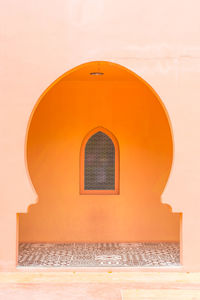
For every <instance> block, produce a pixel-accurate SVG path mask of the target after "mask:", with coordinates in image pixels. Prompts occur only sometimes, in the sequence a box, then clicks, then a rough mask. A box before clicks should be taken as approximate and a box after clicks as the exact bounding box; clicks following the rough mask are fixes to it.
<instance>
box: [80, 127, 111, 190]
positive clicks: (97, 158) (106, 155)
mask: <svg viewBox="0 0 200 300" xmlns="http://www.w3.org/2000/svg"><path fill="white" fill-rule="evenodd" d="M84 188H85V190H115V147H114V144H113V142H112V140H111V139H110V138H109V137H108V136H107V135H106V134H105V133H103V132H101V131H99V132H97V133H96V134H94V135H93V136H92V137H91V138H90V139H89V140H88V142H87V144H86V147H85V170H84Z"/></svg>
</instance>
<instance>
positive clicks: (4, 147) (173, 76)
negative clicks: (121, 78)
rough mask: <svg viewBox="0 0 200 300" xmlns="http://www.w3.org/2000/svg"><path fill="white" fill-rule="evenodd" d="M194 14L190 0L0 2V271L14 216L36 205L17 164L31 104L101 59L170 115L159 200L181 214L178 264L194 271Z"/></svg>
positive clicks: (11, 247)
mask: <svg viewBox="0 0 200 300" xmlns="http://www.w3.org/2000/svg"><path fill="white" fill-rule="evenodd" d="M199 9H200V3H199V1H197V0H196V1H195V0H193V1H192V2H190V3H189V2H188V1H181V0H178V1H172V0H169V1H165V2H163V1H159V0H154V1H153V2H152V1H146V0H141V1H139V2H138V1H132V0H126V1H123V2H120V1H119V2H116V1H115V2H113V1H111V0H104V1H103V0H102V1H93V0H87V1H82V0H79V1H74V0H71V1H70V0H68V1H64V0H60V1H59V2H57V3H56V4H55V1H47V0H44V1H25V0H20V1H11V0H8V1H4V2H2V3H1V9H0V18H1V22H2V24H3V26H2V32H1V37H0V42H1V53H0V60H1V66H2V68H1V71H0V83H1V97H0V99H1V100H0V101H1V110H0V114H1V116H0V122H1V126H0V128H1V130H0V143H1V148H0V151H1V156H0V164H1V169H0V182H1V202H0V230H1V232H0V234H1V241H2V245H3V246H2V245H1V247H0V266H1V268H7V269H8V267H9V266H10V267H14V266H15V251H16V249H15V244H16V213H17V212H25V211H26V210H27V208H28V205H29V204H31V203H34V202H35V201H36V199H37V195H36V193H35V192H34V191H33V189H32V187H31V184H30V181H29V179H28V176H27V171H26V166H25V163H24V142H25V134H26V128H27V123H28V119H29V117H30V114H31V111H32V109H33V106H34V104H35V103H36V101H37V99H38V98H39V96H40V95H41V94H42V92H43V91H44V89H45V88H47V87H48V86H49V84H50V83H51V82H53V81H54V80H55V79H56V78H57V77H58V76H60V75H61V74H63V73H64V72H65V71H66V70H68V69H70V68H71V67H73V66H76V65H79V64H80V63H83V62H86V61H91V60H108V61H113V62H117V63H119V64H122V65H124V66H126V67H128V68H130V69H131V70H133V71H134V72H136V73H137V74H138V75H140V76H141V77H142V78H144V79H145V80H146V81H147V82H148V83H150V84H151V86H152V87H153V88H154V89H155V90H156V91H157V93H158V94H159V95H160V97H161V99H162V100H163V102H164V104H165V106H166V108H167V110H168V112H169V115H170V119H171V123H172V128H173V135H174V145H175V148H174V163H173V169H172V173H171V176H170V179H169V182H168V185H167V187H166V189H165V191H164V194H163V197H162V201H163V202H165V203H168V204H170V205H171V206H172V209H173V211H174V212H183V224H182V226H183V230H182V246H183V257H182V262H183V265H184V268H185V269H187V270H200V257H199V252H200V238H199V234H198V231H199V228H200V218H199V211H200V201H199V198H200V191H199V177H200V176H199V173H200V160H199V151H200V143H199V135H200V134H199V128H200V118H199V110H200V104H199V81H200V72H199V71H200V59H199V57H200V39H199V36H200V35H199V33H200V32H199V31H200V19H199Z"/></svg>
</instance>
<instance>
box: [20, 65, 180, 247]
mask: <svg viewBox="0 0 200 300" xmlns="http://www.w3.org/2000/svg"><path fill="white" fill-rule="evenodd" d="M91 72H102V73H104V75H90V73H91ZM98 126H101V127H104V128H106V129H107V130H109V131H110V132H112V133H113V135H114V136H115V137H116V139H117V141H118V144H119V152H120V160H119V161H120V166H119V170H120V171H119V172H120V182H119V186H120V192H119V194H117V195H81V194H80V182H79V178H80V149H81V144H82V142H83V139H84V137H85V136H86V135H87V134H88V132H90V131H91V130H93V129H94V128H96V127H98ZM26 146H27V147H26V148H27V166H28V172H29V174H30V178H31V181H32V183H33V186H34V188H35V190H36V192H37V195H38V202H37V203H36V204H34V205H31V206H30V207H29V209H28V212H27V213H25V214H19V241H21V242H133V241H179V235H180V214H177V213H172V210H171V207H170V206H168V205H165V204H162V203H161V195H162V192H163V190H164V188H165V185H166V183H167V180H168V177H169V174H170V169H171V165H172V158H173V144H172V133H171V130H170V125H169V120H168V117H167V114H166V111H165V109H164V106H163V104H162V102H161V101H160V99H159V97H158V96H157V94H156V93H155V92H154V91H153V89H152V88H151V87H150V86H149V85H148V84H147V83H146V82H145V81H143V80H142V79H141V78H139V77H138V76H137V75H135V74H134V73H133V72H131V71H129V70H127V69H126V68H124V67H122V66H120V65H117V64H114V63H110V62H90V63H86V64H83V65H80V66H78V67H77V68H75V69H73V70H71V71H69V72H67V73H65V74H64V75H63V76H61V77H60V78H59V79H58V80H56V81H55V82H54V83H53V84H52V85H51V86H50V87H49V88H48V89H47V90H46V91H45V92H44V93H43V95H42V96H41V97H40V99H39V100H38V102H37V104H36V106H35V108H34V110H33V113H32V115H31V118H30V123H29V126H28V132H27V145H26Z"/></svg>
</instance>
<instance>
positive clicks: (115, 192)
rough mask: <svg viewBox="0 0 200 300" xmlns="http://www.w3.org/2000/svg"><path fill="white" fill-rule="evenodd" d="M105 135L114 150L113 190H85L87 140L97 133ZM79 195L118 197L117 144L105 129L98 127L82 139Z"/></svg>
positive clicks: (114, 138)
mask: <svg viewBox="0 0 200 300" xmlns="http://www.w3.org/2000/svg"><path fill="white" fill-rule="evenodd" d="M99 131H101V132H103V133H105V134H106V135H107V136H108V137H109V138H110V139H111V140H112V142H113V145H114V148H115V189H114V190H85V189H84V169H85V159H84V158H85V146H86V144H87V142H88V140H89V139H90V138H91V137H92V136H93V135H94V134H95V133H97V132H99ZM80 194H81V195H119V143H118V141H117V139H116V137H115V136H114V135H113V134H112V133H111V132H110V131H109V130H107V129H106V128H104V127H102V126H98V127H96V128H94V129H92V130H91V131H90V132H89V133H88V134H87V135H86V136H85V137H84V139H83V142H82V144H81V150H80Z"/></svg>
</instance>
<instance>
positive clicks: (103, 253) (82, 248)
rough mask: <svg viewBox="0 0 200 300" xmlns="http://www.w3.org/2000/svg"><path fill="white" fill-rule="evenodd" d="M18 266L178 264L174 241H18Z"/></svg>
mask: <svg viewBox="0 0 200 300" xmlns="http://www.w3.org/2000/svg"><path fill="white" fill-rule="evenodd" d="M18 265H19V266H29V267H173V266H179V265H180V256H179V244H178V243H93V244H92V243H91V244H90V243H66V244H39V243H20V245H19V260H18Z"/></svg>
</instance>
